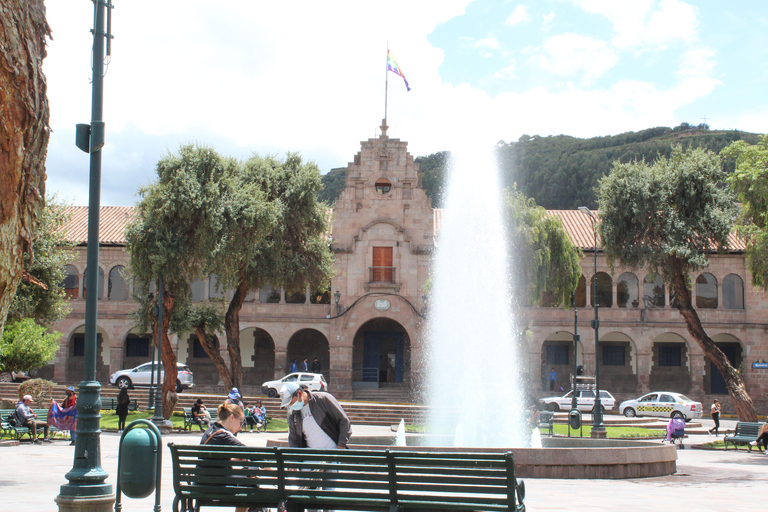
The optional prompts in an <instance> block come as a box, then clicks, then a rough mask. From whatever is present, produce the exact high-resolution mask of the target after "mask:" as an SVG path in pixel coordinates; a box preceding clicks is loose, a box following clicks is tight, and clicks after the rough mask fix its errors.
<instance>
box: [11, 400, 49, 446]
mask: <svg viewBox="0 0 768 512" xmlns="http://www.w3.org/2000/svg"><path fill="white" fill-rule="evenodd" d="M30 405H32V396H31V395H24V398H22V399H21V402H19V404H18V405H17V406H16V418H17V420H18V422H19V424H20V425H21V426H24V427H27V428H28V429H29V430H30V431H31V432H32V442H33V443H35V444H39V443H40V440H39V439H38V438H37V427H43V430H44V432H45V437H44V438H43V441H44V442H46V443H50V442H51V440H50V439H48V422H47V421H39V420H38V419H37V414H35V413H34V412H32V409H31V408H30V407H29V406H30Z"/></svg>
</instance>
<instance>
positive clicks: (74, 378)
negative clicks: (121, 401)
mask: <svg viewBox="0 0 768 512" xmlns="http://www.w3.org/2000/svg"><path fill="white" fill-rule="evenodd" d="M109 347H110V340H109V336H107V334H106V331H105V330H104V329H102V327H101V326H97V327H96V380H98V381H99V382H101V383H108V382H109V372H110V370H109V360H110V349H109ZM64 374H65V376H66V380H67V382H80V381H82V380H83V377H84V375H85V324H81V325H79V326H78V327H76V328H74V329H72V331H71V332H70V334H69V337H68V338H67V357H66V371H65V372H64Z"/></svg>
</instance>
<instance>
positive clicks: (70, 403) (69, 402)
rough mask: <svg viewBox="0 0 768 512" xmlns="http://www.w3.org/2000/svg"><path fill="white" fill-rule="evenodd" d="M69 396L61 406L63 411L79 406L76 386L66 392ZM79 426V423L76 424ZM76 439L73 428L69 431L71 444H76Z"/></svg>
mask: <svg viewBox="0 0 768 512" xmlns="http://www.w3.org/2000/svg"><path fill="white" fill-rule="evenodd" d="M65 393H66V394H67V397H66V398H65V399H64V402H63V403H62V404H61V408H62V409H68V408H70V407H75V406H76V405H77V395H76V394H75V386H69V387H68V388H67V390H66V391H65ZM75 425H77V423H75ZM75 439H77V432H75V428H72V429H71V430H70V431H69V441H70V442H69V444H75Z"/></svg>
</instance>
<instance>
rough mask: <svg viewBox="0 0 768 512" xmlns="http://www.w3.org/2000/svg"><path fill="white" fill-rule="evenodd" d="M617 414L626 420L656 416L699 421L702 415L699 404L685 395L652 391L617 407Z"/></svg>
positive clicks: (702, 409) (701, 408) (702, 411)
mask: <svg viewBox="0 0 768 512" xmlns="http://www.w3.org/2000/svg"><path fill="white" fill-rule="evenodd" d="M619 412H620V413H621V414H623V415H624V416H626V417H627V418H632V417H634V416H656V417H659V418H674V417H678V418H683V419H685V420H686V421H687V420H690V419H699V418H701V417H702V415H703V414H704V407H702V405H701V402H694V401H693V400H691V399H690V398H688V397H687V396H685V395H681V394H680V393H672V392H669V391H654V392H653V393H648V394H646V395H643V396H641V397H640V398H638V399H636V400H627V401H625V402H621V405H619Z"/></svg>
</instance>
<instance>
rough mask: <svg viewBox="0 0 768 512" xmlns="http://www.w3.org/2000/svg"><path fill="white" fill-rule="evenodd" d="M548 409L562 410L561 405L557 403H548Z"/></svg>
mask: <svg viewBox="0 0 768 512" xmlns="http://www.w3.org/2000/svg"><path fill="white" fill-rule="evenodd" d="M547 409H548V410H550V411H552V412H557V411H559V410H560V406H559V405H557V404H548V405H547Z"/></svg>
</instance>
